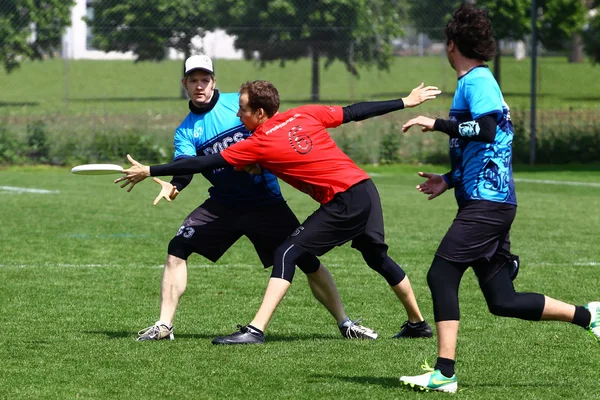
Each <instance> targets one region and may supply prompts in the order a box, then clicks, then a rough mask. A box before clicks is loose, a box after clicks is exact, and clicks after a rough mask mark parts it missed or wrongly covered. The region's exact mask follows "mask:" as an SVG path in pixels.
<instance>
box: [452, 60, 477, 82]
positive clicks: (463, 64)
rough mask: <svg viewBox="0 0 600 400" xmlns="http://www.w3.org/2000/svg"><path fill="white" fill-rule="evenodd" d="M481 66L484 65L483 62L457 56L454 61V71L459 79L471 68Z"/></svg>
mask: <svg viewBox="0 0 600 400" xmlns="http://www.w3.org/2000/svg"><path fill="white" fill-rule="evenodd" d="M481 65H485V62H484V61H482V60H474V59H472V58H466V57H463V56H459V57H457V58H456V60H455V61H454V69H455V70H456V76H457V77H459V78H460V77H461V76H463V75H465V74H466V73H467V72H469V71H470V70H472V69H473V68H475V67H479V66H481Z"/></svg>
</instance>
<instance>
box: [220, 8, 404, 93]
mask: <svg viewBox="0 0 600 400" xmlns="http://www.w3.org/2000/svg"><path fill="white" fill-rule="evenodd" d="M218 10H219V12H220V13H224V14H225V15H227V19H226V21H227V22H226V23H224V24H223V25H222V26H223V27H224V28H225V29H226V30H227V32H228V33H229V34H230V35H235V36H236V40H235V46H236V48H238V49H242V50H243V51H244V54H245V55H246V57H247V58H252V57H254V54H255V52H258V53H259V54H260V61H261V63H262V64H263V65H264V64H265V63H267V62H272V61H278V62H279V63H281V64H282V65H283V64H285V62H286V61H288V60H298V59H300V58H302V57H307V56H309V55H313V57H315V59H317V60H318V58H319V57H325V58H326V60H327V63H326V66H329V65H331V63H333V62H334V61H335V60H340V61H342V62H343V63H344V64H345V66H346V68H347V70H348V71H350V72H351V73H352V74H354V75H357V74H358V69H357V67H358V66H359V65H375V66H376V67H377V68H379V69H382V70H386V69H389V67H390V63H391V60H392V45H391V40H392V39H394V38H397V37H399V36H401V35H402V28H401V26H402V25H403V24H402V16H403V8H402V2H400V1H398V0H375V1H362V0H328V1H319V2H312V1H305V0H251V1H247V0H223V1H221V2H219V6H218ZM250 27H251V28H250ZM317 74H318V72H317ZM312 78H313V88H315V87H316V86H318V75H313V77H312Z"/></svg>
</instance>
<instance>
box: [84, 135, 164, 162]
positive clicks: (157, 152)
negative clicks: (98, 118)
mask: <svg viewBox="0 0 600 400" xmlns="http://www.w3.org/2000/svg"><path fill="white" fill-rule="evenodd" d="M126 154H135V155H136V157H138V158H139V159H140V160H145V162H146V163H148V164H157V163H162V162H165V161H166V160H167V157H168V153H167V151H166V150H165V149H164V148H162V147H160V146H159V145H157V144H155V143H152V140H151V139H150V138H149V137H148V136H144V135H143V134H141V132H136V131H129V132H119V133H117V132H97V133H96V134H95V135H94V136H93V138H92V142H91V143H90V144H89V147H87V148H84V149H82V151H81V153H80V156H81V157H82V158H83V159H84V160H85V161H86V162H107V161H119V160H123V159H124V158H125V155H126Z"/></svg>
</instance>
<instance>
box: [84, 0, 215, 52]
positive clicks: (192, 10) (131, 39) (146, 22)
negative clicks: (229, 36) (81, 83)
mask: <svg viewBox="0 0 600 400" xmlns="http://www.w3.org/2000/svg"><path fill="white" fill-rule="evenodd" d="M214 4H215V2H212V1H202V0H153V1H147V0H120V1H115V0H94V2H93V7H94V17H93V18H91V19H86V22H87V24H88V26H90V27H91V28H92V31H93V34H94V38H93V40H92V44H93V46H95V47H96V48H98V49H100V50H104V51H119V52H127V51H131V52H133V53H134V54H135V55H136V56H137V59H136V61H144V60H163V59H164V58H165V57H166V55H167V53H166V49H167V47H171V48H174V49H177V50H179V51H181V52H183V53H184V55H185V57H186V58H187V57H189V56H190V54H191V51H192V39H193V38H194V37H196V36H200V37H201V36H203V35H204V32H205V30H210V29H212V28H214V26H215V15H214V12H213V9H212V8H213V5H214Z"/></svg>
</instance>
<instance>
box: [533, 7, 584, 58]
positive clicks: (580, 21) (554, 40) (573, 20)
mask: <svg viewBox="0 0 600 400" xmlns="http://www.w3.org/2000/svg"><path fill="white" fill-rule="evenodd" d="M539 5H540V6H541V7H542V16H541V18H540V19H539V24H540V26H539V30H540V41H541V42H542V44H543V45H544V47H545V48H547V49H549V50H562V49H564V48H565V43H566V42H567V41H568V40H569V39H570V38H571V36H572V35H573V34H574V33H576V32H580V31H581V30H582V29H583V26H584V24H585V20H586V15H587V11H588V10H587V8H586V6H585V4H584V3H583V1H581V0H545V1H541V4H539Z"/></svg>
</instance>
